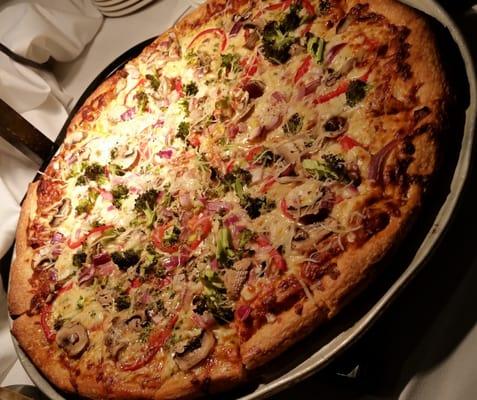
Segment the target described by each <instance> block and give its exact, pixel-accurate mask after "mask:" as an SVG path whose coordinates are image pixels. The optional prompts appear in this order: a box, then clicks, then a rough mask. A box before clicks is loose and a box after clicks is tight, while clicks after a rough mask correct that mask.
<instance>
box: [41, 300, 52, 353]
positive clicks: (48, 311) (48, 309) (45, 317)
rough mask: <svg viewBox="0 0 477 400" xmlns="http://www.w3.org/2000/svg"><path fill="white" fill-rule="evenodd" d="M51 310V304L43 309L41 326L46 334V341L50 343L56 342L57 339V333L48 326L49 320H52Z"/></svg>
mask: <svg viewBox="0 0 477 400" xmlns="http://www.w3.org/2000/svg"><path fill="white" fill-rule="evenodd" d="M51 308H52V304H51V303H50V304H45V305H44V306H43V308H42V309H41V313H40V326H41V329H42V330H43V333H44V334H45V337H46V340H48V342H49V343H52V342H54V341H55V339H56V333H55V332H53V330H52V329H51V328H50V326H49V325H48V320H49V319H50V318H51Z"/></svg>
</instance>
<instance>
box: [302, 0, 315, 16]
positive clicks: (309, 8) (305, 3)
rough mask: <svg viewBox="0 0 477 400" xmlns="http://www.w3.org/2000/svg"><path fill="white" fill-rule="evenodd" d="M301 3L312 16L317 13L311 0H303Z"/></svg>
mask: <svg viewBox="0 0 477 400" xmlns="http://www.w3.org/2000/svg"><path fill="white" fill-rule="evenodd" d="M301 4H302V5H303V8H304V9H305V10H306V11H308V13H309V14H310V15H311V16H314V15H316V11H315V7H313V4H311V3H310V1H309V0H301Z"/></svg>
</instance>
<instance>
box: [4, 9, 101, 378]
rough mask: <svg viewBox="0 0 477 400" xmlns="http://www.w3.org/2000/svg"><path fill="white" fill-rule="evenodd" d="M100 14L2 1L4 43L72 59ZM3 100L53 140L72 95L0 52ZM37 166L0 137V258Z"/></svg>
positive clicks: (42, 58) (27, 52) (11, 356)
mask: <svg viewBox="0 0 477 400" xmlns="http://www.w3.org/2000/svg"><path fill="white" fill-rule="evenodd" d="M101 23H102V16H101V14H100V13H99V12H98V11H97V10H96V8H95V7H94V6H93V5H92V4H91V3H90V2H89V0H62V1H51V0H34V1H31V0H30V1H10V2H7V3H4V4H1V5H0V43H1V44H2V45H4V46H5V47H7V48H8V49H9V50H11V51H12V52H14V53H16V54H18V55H20V56H22V57H25V58H27V59H29V60H32V61H35V62H37V63H44V62H46V61H48V59H49V58H50V57H51V58H53V59H55V60H57V61H60V62H66V61H71V60H74V59H75V58H76V57H78V56H79V55H80V53H81V52H82V51H83V50H84V48H85V46H86V45H87V44H88V43H89V42H90V41H91V39H92V38H93V37H94V36H95V35H96V33H97V32H98V30H99V28H100V27H101ZM0 98H1V99H2V100H3V101H5V102H6V103H8V104H9V105H10V106H11V107H12V108H13V109H15V110H16V111H17V112H19V113H20V114H21V115H22V116H23V117H24V118H25V119H27V120H28V121H29V122H30V123H32V124H33V125H34V126H35V127H36V128H38V129H39V130H40V131H42V132H43V133H44V134H45V135H47V136H48V137H49V138H50V139H55V138H56V136H57V134H58V133H59V131H60V129H61V127H62V125H63V124H64V122H65V120H66V117H67V111H66V109H67V107H68V104H69V102H70V101H71V97H70V96H68V95H67V94H65V93H63V92H62V90H61V89H60V88H59V86H58V84H57V82H56V79H55V77H54V76H53V74H51V73H50V72H48V71H44V70H40V69H36V68H32V67H28V66H25V65H21V64H19V63H17V62H15V61H13V60H12V59H11V58H9V57H8V56H7V55H6V54H3V53H0ZM37 168H38V166H36V165H35V164H34V163H32V162H31V161H30V160H28V159H27V158H26V157H25V156H23V154H21V153H20V152H19V151H17V150H16V149H15V148H14V147H13V146H11V145H10V144H8V143H7V142H6V141H4V140H3V139H1V138H0V199H1V206H0V221H2V226H1V229H0V259H1V258H2V257H3V256H4V255H5V253H6V252H7V250H8V249H9V247H10V246H11V244H12V242H13V239H14V232H15V227H16V223H17V220H18V214H19V210H20V206H19V204H20V201H21V199H22V198H23V196H24V194H25V191H26V188H27V185H28V182H30V181H31V180H32V178H33V177H34V175H35V173H36V170H37ZM7 315H8V314H7V309H6V301H5V293H4V290H3V288H2V285H1V282H0V382H1V381H2V380H3V377H4V376H5V375H6V373H7V372H8V369H9V368H10V367H11V366H12V364H13V362H14V361H15V359H16V357H15V353H14V350H13V346H12V344H11V341H10V338H9V333H8V317H7Z"/></svg>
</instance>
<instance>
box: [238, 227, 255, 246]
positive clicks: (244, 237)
mask: <svg viewBox="0 0 477 400" xmlns="http://www.w3.org/2000/svg"><path fill="white" fill-rule="evenodd" d="M254 236H255V234H254V233H253V232H252V231H251V230H250V229H247V228H245V229H243V230H242V231H240V233H239V247H244V246H245V245H246V244H247V243H248V242H249V241H250V239H252V238H253V237H254Z"/></svg>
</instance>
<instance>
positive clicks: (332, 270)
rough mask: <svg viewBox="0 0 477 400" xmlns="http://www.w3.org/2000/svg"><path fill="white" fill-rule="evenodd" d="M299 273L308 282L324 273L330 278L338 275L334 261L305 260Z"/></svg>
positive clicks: (318, 278) (315, 279) (313, 280)
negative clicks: (317, 261) (319, 262)
mask: <svg viewBox="0 0 477 400" xmlns="http://www.w3.org/2000/svg"><path fill="white" fill-rule="evenodd" d="M301 274H302V276H303V278H305V279H306V280H307V281H308V282H316V281H318V280H320V279H321V278H323V277H324V276H325V275H329V276H330V278H331V279H333V280H336V279H337V278H338V277H339V275H340V273H339V270H338V268H337V265H336V263H334V262H330V263H327V264H317V263H312V262H306V263H304V264H303V265H302V267H301Z"/></svg>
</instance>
